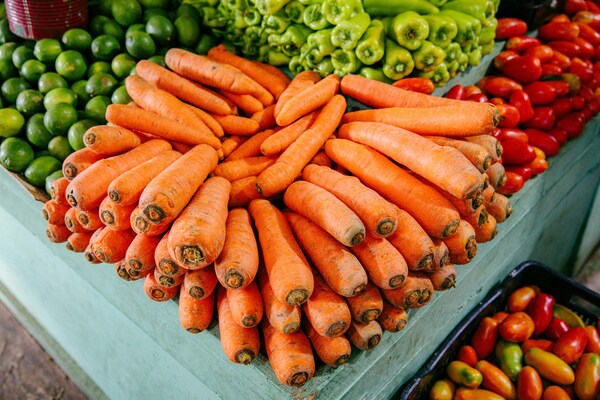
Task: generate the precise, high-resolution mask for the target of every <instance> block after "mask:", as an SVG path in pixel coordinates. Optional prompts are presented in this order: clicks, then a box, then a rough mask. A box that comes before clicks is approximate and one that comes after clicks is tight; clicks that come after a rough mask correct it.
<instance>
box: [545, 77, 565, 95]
mask: <svg viewBox="0 0 600 400" xmlns="http://www.w3.org/2000/svg"><path fill="white" fill-rule="evenodd" d="M544 82H546V83H547V84H548V85H551V86H552V87H553V88H554V91H555V92H556V97H563V96H566V95H568V94H569V89H570V86H569V83H568V82H565V81H563V80H562V79H548V80H546V81H544Z"/></svg>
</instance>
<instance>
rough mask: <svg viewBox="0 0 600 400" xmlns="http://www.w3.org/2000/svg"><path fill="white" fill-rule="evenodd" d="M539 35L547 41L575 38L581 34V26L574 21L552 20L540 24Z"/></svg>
mask: <svg viewBox="0 0 600 400" xmlns="http://www.w3.org/2000/svg"><path fill="white" fill-rule="evenodd" d="M537 36H538V37H539V38H540V39H542V40H543V41H545V42H550V41H552V40H573V39H575V38H576V37H577V36H579V27H578V26H577V24H574V23H572V22H550V23H548V24H545V25H542V26H540V28H539V29H538V34H537Z"/></svg>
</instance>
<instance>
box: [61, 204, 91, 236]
mask: <svg viewBox="0 0 600 400" xmlns="http://www.w3.org/2000/svg"><path fill="white" fill-rule="evenodd" d="M65 226H66V227H67V228H68V229H69V230H70V231H71V232H73V233H80V232H86V231H88V229H86V228H85V227H84V226H83V225H81V224H80V223H79V220H77V210H76V209H75V208H69V210H68V211H67V212H66V213H65Z"/></svg>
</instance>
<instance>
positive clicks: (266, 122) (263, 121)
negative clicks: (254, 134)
mask: <svg viewBox="0 0 600 400" xmlns="http://www.w3.org/2000/svg"><path fill="white" fill-rule="evenodd" d="M250 119H253V120H254V121H256V122H258V126H259V129H260V130H261V131H262V130H265V129H269V128H273V127H275V126H277V122H275V104H271V105H270V106H268V107H265V108H264V109H262V110H259V111H257V112H255V113H253V114H252V116H251V117H250Z"/></svg>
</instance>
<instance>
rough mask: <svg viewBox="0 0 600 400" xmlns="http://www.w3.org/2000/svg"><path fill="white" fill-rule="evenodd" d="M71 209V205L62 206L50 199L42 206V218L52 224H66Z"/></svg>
mask: <svg viewBox="0 0 600 400" xmlns="http://www.w3.org/2000/svg"><path fill="white" fill-rule="evenodd" d="M70 209H71V206H70V205H68V204H67V205H61V204H59V203H58V202H56V201H55V200H52V199H50V200H48V201H47V202H45V203H44V205H43V206H42V218H44V219H45V220H46V221H48V223H51V224H64V221H65V214H66V213H67V211H69V210H70Z"/></svg>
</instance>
